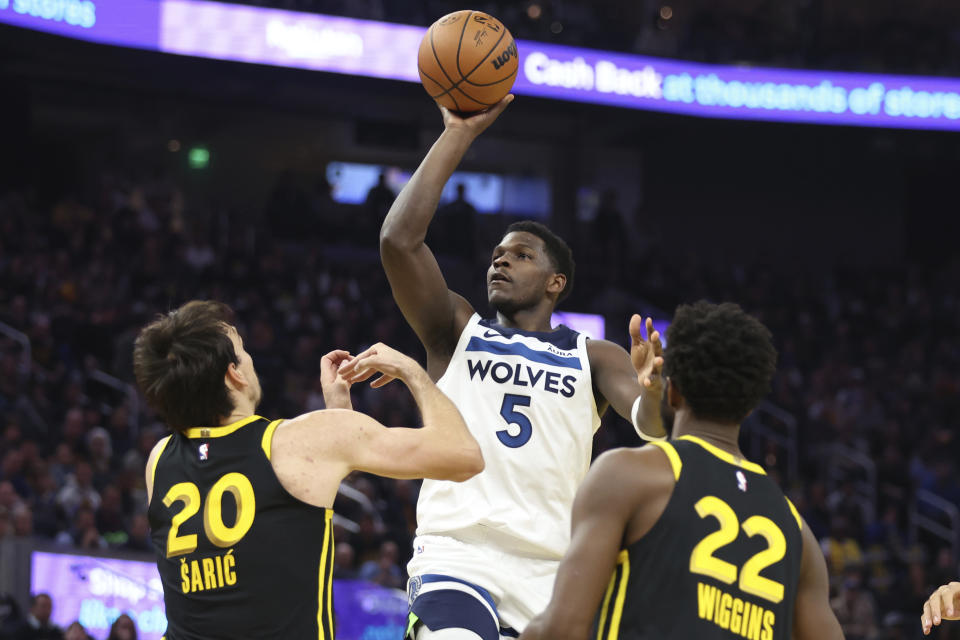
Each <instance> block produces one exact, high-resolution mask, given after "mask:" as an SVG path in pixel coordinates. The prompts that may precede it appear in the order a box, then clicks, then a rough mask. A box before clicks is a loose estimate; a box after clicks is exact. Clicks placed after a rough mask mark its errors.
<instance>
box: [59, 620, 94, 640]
mask: <svg viewBox="0 0 960 640" xmlns="http://www.w3.org/2000/svg"><path fill="white" fill-rule="evenodd" d="M63 640H93V639H92V638H91V637H90V636H89V635H88V634H87V630H86V629H84V628H83V625H82V624H80V623H79V622H71V623H70V626H69V627H67V630H66V631H65V632H64V634H63Z"/></svg>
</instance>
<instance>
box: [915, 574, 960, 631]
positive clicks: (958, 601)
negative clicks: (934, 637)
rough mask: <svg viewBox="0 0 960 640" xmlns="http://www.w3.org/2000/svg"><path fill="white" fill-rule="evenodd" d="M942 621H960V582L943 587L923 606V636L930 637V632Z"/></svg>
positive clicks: (921, 618) (921, 621) (921, 619)
mask: <svg viewBox="0 0 960 640" xmlns="http://www.w3.org/2000/svg"><path fill="white" fill-rule="evenodd" d="M942 620H960V582H951V583H950V584H945V585H943V586H941V587H940V588H939V589H937V590H936V591H934V592H933V594H932V595H931V596H930V597H929V598H928V599H927V601H926V602H925V603H924V604H923V615H922V616H921V617H920V625H921V627H922V628H923V635H925V636H928V635H930V630H931V629H933V627H935V626H937V625H939V624H940V622H941V621H942Z"/></svg>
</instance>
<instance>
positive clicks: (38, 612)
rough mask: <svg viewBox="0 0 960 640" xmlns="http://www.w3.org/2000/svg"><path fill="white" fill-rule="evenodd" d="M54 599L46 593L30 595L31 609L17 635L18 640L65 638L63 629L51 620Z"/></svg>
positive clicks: (58, 639) (54, 639)
mask: <svg viewBox="0 0 960 640" xmlns="http://www.w3.org/2000/svg"><path fill="white" fill-rule="evenodd" d="M52 613H53V600H52V599H51V598H50V596H49V595H48V594H46V593H37V594H34V595H33V596H31V597H30V610H29V612H28V613H27V617H26V619H24V621H23V623H22V625H21V627H20V629H19V630H18V632H17V635H16V636H15V637H16V638H17V640H63V630H61V629H60V627H58V626H57V625H55V624H53V623H52V622H51V621H50V615H51V614H52Z"/></svg>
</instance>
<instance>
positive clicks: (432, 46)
mask: <svg viewBox="0 0 960 640" xmlns="http://www.w3.org/2000/svg"><path fill="white" fill-rule="evenodd" d="M427 33H428V35H429V36H430V50H431V51H433V59H434V60H436V61H437V66H438V67H440V71H441V72H443V75H445V76H446V77H447V80H449V81H450V84H453V78H451V77H450V74H449V73H447V70H446V69H444V68H443V63H442V62H440V56H438V55H437V47H436V46H435V45H434V44H433V26H432V25H431V26H430V31H428V32H427ZM417 66H418V67H419V66H420V65H419V64H418V65H417ZM460 77H461V78H463V76H460ZM437 84H440V83H439V82H438V83H437ZM464 95H466V94H464ZM450 99H451V100H453V104H455V105H456V107H457V111H459V110H460V103H458V102H457V99H456V98H454V97H453V94H451V95H450Z"/></svg>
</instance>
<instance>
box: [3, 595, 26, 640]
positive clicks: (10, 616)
mask: <svg viewBox="0 0 960 640" xmlns="http://www.w3.org/2000/svg"><path fill="white" fill-rule="evenodd" d="M22 624H23V615H22V614H21V612H20V605H19V604H17V600H16V598H14V597H13V595H12V594H10V593H4V592H0V638H3V640H16V634H17V633H18V632H19V631H20V629H21V625H22Z"/></svg>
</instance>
